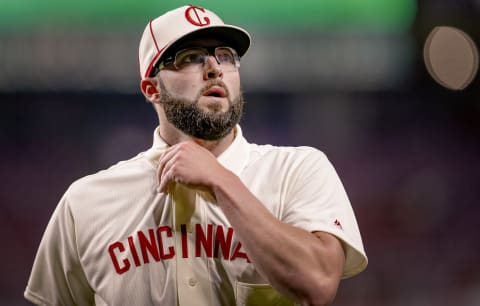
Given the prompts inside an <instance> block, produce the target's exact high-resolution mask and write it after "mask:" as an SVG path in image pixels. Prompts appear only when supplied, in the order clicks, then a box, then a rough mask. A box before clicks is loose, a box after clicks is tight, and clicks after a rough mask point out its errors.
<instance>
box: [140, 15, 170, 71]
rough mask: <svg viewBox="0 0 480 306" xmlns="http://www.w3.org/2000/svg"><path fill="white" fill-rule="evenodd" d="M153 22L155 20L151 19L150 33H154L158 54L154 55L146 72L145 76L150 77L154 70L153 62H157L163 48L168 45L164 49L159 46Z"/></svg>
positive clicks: (153, 37)
mask: <svg viewBox="0 0 480 306" xmlns="http://www.w3.org/2000/svg"><path fill="white" fill-rule="evenodd" d="M152 23H153V20H150V23H149V26H150V34H151V35H152V39H153V43H154V44H155V48H156V49H157V54H156V55H155V56H154V57H153V59H152V61H151V62H150V64H149V65H148V67H147V71H146V72H145V75H144V77H145V78H148V77H150V72H152V68H153V63H155V62H156V61H157V59H158V58H159V57H160V54H161V53H162V51H163V49H165V47H166V46H165V47H163V48H162V49H160V48H158V44H157V39H156V38H155V35H154V34H153V28H152Z"/></svg>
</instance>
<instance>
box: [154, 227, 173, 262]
mask: <svg viewBox="0 0 480 306" xmlns="http://www.w3.org/2000/svg"><path fill="white" fill-rule="evenodd" d="M162 232H165V234H166V235H167V237H172V236H173V234H172V229H171V228H170V227H168V226H160V227H159V228H157V241H158V245H159V246H160V257H161V258H162V259H169V258H172V257H173V256H175V249H174V248H173V246H170V247H168V253H167V254H165V248H164V246H163V238H162Z"/></svg>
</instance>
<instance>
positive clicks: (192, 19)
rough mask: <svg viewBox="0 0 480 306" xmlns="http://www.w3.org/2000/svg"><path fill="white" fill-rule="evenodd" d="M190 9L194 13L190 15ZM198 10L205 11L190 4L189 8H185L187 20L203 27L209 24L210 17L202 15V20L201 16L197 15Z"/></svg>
mask: <svg viewBox="0 0 480 306" xmlns="http://www.w3.org/2000/svg"><path fill="white" fill-rule="evenodd" d="M192 11H193V13H194V15H193V16H192ZM199 12H202V13H205V9H204V8H201V7H198V6H194V5H191V4H190V6H189V8H187V9H186V11H185V18H186V19H187V20H188V22H190V23H191V24H193V25H195V26H198V27H204V26H206V25H209V24H210V18H208V17H203V20H202V18H201V16H200V15H199Z"/></svg>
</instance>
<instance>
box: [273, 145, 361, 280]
mask: <svg viewBox="0 0 480 306" xmlns="http://www.w3.org/2000/svg"><path fill="white" fill-rule="evenodd" d="M310 150H311V151H310V152H309V153H308V154H307V155H306V156H305V157H304V158H303V159H302V160H301V162H300V163H299V165H298V166H297V167H295V168H294V169H293V170H292V173H290V176H289V177H290V178H289V179H290V182H288V184H287V185H288V187H287V189H288V190H287V195H286V197H285V207H284V213H283V216H282V219H283V221H284V222H286V223H289V224H292V225H294V226H297V227H300V228H303V229H305V230H307V231H310V232H315V231H323V232H327V233H330V234H332V235H334V236H336V237H337V238H339V239H340V240H341V241H342V242H343V244H344V247H345V250H346V263H345V268H344V271H343V275H342V277H343V278H347V277H351V276H353V275H355V274H358V273H360V272H361V271H363V270H364V269H365V267H366V266H367V262H368V260H367V256H366V254H365V251H364V247H363V243H362V238H361V235H360V231H359V228H358V224H357V220H356V218H355V215H354V212H353V209H352V206H351V204H350V200H349V199H348V196H347V194H346V192H345V189H344V187H343V184H342V183H341V181H340V179H339V177H338V175H337V173H336V171H335V169H334V167H333V165H332V164H331V163H330V161H329V160H328V159H327V157H326V156H325V154H323V153H322V152H321V151H318V150H315V149H313V148H310Z"/></svg>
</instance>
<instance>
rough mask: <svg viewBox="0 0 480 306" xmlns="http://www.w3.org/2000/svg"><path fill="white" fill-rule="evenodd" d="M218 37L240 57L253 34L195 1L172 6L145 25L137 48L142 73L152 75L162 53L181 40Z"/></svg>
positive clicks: (246, 48)
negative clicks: (190, 3) (169, 9)
mask: <svg viewBox="0 0 480 306" xmlns="http://www.w3.org/2000/svg"><path fill="white" fill-rule="evenodd" d="M203 37H208V38H217V39H219V40H220V41H222V42H225V43H226V44H227V46H229V47H232V48H234V49H235V50H236V51H237V53H238V55H239V56H240V57H241V56H242V55H244V54H245V52H247V50H248V48H249V46H250V40H251V39H250V34H248V32H247V31H245V30H244V29H242V28H240V27H237V26H233V25H228V24H225V23H224V22H223V21H222V19H220V17H218V16H217V15H216V14H215V13H213V12H211V11H209V10H207V9H205V8H202V7H198V6H194V5H187V6H183V7H180V8H177V9H174V10H171V11H169V12H167V13H165V14H163V15H161V16H159V17H157V18H155V19H153V20H151V21H150V22H149V23H148V24H147V26H146V27H145V31H144V32H143V35H142V38H141V40H140V47H139V50H138V56H139V65H140V77H141V78H147V77H150V76H151V75H150V74H151V72H152V69H153V67H155V65H156V64H157V63H158V61H159V60H160V59H161V57H162V55H163V54H165V52H166V51H167V50H168V49H170V48H171V47H175V46H176V45H178V44H179V43H180V42H182V41H185V40H187V39H194V38H203Z"/></svg>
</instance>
